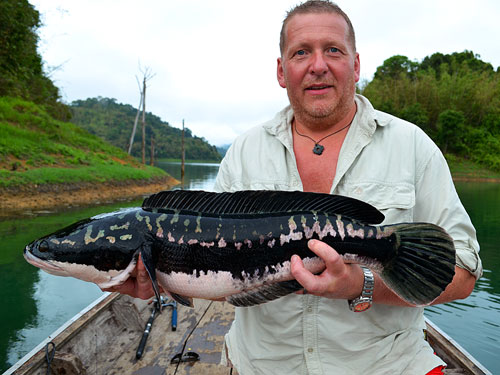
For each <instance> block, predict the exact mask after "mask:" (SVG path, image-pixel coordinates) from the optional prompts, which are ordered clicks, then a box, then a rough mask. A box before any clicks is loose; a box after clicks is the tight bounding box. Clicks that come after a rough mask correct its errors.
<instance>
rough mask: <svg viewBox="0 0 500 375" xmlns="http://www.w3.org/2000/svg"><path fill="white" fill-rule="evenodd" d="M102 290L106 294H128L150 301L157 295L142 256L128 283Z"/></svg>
mask: <svg viewBox="0 0 500 375" xmlns="http://www.w3.org/2000/svg"><path fill="white" fill-rule="evenodd" d="M102 290H103V291H104V292H118V293H121V294H128V295H129V296H131V297H134V298H141V299H149V298H151V297H153V296H154V295H155V294H154V291H153V285H152V284H151V279H150V278H149V275H148V271H146V267H144V263H143V262H142V258H141V256H140V255H139V259H138V260H137V266H136V267H135V269H134V270H133V271H132V273H131V274H130V277H129V278H128V279H127V281H125V282H124V283H123V284H122V285H119V286H116V287H112V288H106V289H102ZM160 292H161V289H160Z"/></svg>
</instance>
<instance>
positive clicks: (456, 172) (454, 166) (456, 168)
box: [446, 154, 500, 182]
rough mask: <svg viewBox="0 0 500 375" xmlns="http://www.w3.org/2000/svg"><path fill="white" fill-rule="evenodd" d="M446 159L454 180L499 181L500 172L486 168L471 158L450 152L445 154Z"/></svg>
mask: <svg viewBox="0 0 500 375" xmlns="http://www.w3.org/2000/svg"><path fill="white" fill-rule="evenodd" d="M446 160H447V161H448V165H449V167H450V171H451V175H452V176H453V179H454V180H457V181H486V182H487V181H490V182H500V172H496V171H493V170H491V169H487V168H485V167H483V166H481V165H479V164H477V163H474V162H472V161H471V160H467V159H464V158H460V157H457V156H455V155H452V154H447V155H446Z"/></svg>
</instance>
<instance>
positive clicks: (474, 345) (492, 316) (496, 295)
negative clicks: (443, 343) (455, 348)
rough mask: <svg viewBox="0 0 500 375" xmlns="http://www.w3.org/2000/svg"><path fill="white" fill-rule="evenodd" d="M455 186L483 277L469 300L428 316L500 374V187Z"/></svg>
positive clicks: (429, 311) (429, 310)
mask: <svg viewBox="0 0 500 375" xmlns="http://www.w3.org/2000/svg"><path fill="white" fill-rule="evenodd" d="M456 187H457V191H458V193H459V195H460V199H461V200H462V203H463V204H464V206H465V208H466V209H467V212H468V213H469V215H470V217H471V219H472V222H473V223H474V226H475V227H476V231H477V237H478V240H479V244H480V245H481V252H480V256H481V260H482V262H483V268H484V275H483V277H482V278H481V279H479V280H478V282H477V283H476V287H475V289H474V291H473V292H472V295H471V296H470V297H469V298H467V299H465V300H462V301H456V302H452V303H447V304H444V305H437V306H432V307H429V308H427V309H426V316H428V317H429V318H430V319H431V320H432V321H434V322H435V323H436V324H437V325H438V326H439V327H440V328H441V329H442V330H444V331H445V332H446V333H448V334H449V335H450V336H451V337H453V338H454V339H455V340H456V341H457V342H458V343H459V344H460V345H461V346H463V347H464V348H465V349H466V350H467V351H468V352H469V353H471V354H472V355H473V356H474V357H476V358H477V359H478V360H479V361H480V362H481V363H482V364H483V365H484V366H485V367H486V368H487V369H488V370H490V371H491V372H492V373H493V374H500V359H499V355H500V252H499V248H498V243H499V240H498V237H499V234H500V184H495V183H473V182H467V183H457V184H456Z"/></svg>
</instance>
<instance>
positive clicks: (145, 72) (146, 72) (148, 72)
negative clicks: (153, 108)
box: [128, 67, 154, 164]
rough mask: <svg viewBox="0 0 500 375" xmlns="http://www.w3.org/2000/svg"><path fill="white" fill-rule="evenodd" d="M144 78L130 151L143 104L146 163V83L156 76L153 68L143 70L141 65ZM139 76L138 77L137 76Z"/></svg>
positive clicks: (143, 155)
mask: <svg viewBox="0 0 500 375" xmlns="http://www.w3.org/2000/svg"><path fill="white" fill-rule="evenodd" d="M139 69H140V70H141V73H142V76H143V79H142V89H141V101H140V102H139V107H138V109H137V115H136V117H135V122H134V127H133V129H132V136H131V137H130V144H129V149H128V153H129V154H130V153H131V151H132V145H133V143H134V137H135V132H136V129H137V122H138V120H139V113H140V109H141V104H142V120H141V126H142V164H146V86H147V85H146V84H147V82H148V81H149V80H150V79H151V78H153V77H154V74H151V69H149V68H145V69H144V70H142V69H141V68H140V67H139ZM136 78H137V77H136Z"/></svg>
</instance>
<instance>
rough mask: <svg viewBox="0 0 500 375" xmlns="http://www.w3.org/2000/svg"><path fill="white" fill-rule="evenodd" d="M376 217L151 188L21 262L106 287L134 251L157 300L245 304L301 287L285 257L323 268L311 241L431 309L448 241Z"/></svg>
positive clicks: (259, 198)
mask: <svg viewBox="0 0 500 375" xmlns="http://www.w3.org/2000/svg"><path fill="white" fill-rule="evenodd" d="M383 218H384V216H383V215H382V214H381V213H380V212H379V211H378V210H376V208H374V207H372V206H370V205H368V204H367V203H364V202H361V201H358V200H356V199H352V198H348V197H343V196H337V195H329V194H316V193H304V192H279V191H241V192H236V193H211V192H197V191H170V192H161V193H158V194H155V195H153V196H151V197H149V198H147V199H145V201H144V203H143V206H142V207H136V208H131V209H127V210H124V211H119V212H115V213H109V214H103V215H99V216H96V217H94V218H90V219H86V220H83V221H81V222H79V223H76V224H74V225H71V226H69V227H67V228H64V229H62V230H60V231H57V232H55V233H53V234H52V235H49V236H46V237H44V238H41V239H39V240H37V241H34V242H32V243H31V244H29V245H28V246H27V247H26V249H25V258H26V259H27V260H28V262H30V263H32V264H33V265H35V266H37V267H40V268H42V269H45V270H46V271H47V272H50V273H53V274H56V275H63V276H75V277H78V278H80V279H82V280H86V281H91V282H95V283H96V284H98V285H100V286H101V287H110V286H116V285H119V284H121V283H123V282H124V281H125V280H126V279H127V278H128V277H129V275H130V272H131V271H132V270H133V269H134V267H135V264H136V262H137V259H138V256H139V254H140V255H141V258H142V260H143V263H144V265H145V267H146V269H147V271H148V274H149V275H150V277H151V281H152V284H153V288H154V290H155V293H156V294H157V297H159V286H161V287H162V288H163V290H165V291H168V292H169V293H170V294H171V295H172V297H173V298H175V299H177V300H178V301H179V302H180V303H184V304H188V305H190V304H192V302H191V298H193V297H196V298H206V299H222V298H223V299H226V300H227V301H229V302H230V303H233V304H235V305H237V306H251V305H253V304H256V303H263V302H266V301H270V300H273V299H276V298H279V297H282V296H284V295H287V294H289V293H293V292H294V291H296V290H299V289H301V288H302V287H301V286H300V284H299V283H297V282H296V281H295V280H293V277H292V275H291V272H290V258H291V257H292V255H294V254H297V255H299V256H300V257H301V258H302V259H303V262H304V265H305V267H306V268H307V269H308V270H309V271H311V272H312V273H320V272H322V271H323V269H324V267H325V266H324V263H323V261H322V260H321V259H319V258H318V257H317V256H316V255H315V254H314V253H312V252H311V251H310V250H309V249H308V247H307V241H308V240H309V239H312V238H314V239H319V240H322V241H324V242H326V243H327V244H329V245H330V246H332V247H333V248H334V249H335V250H336V251H337V252H338V253H339V254H341V255H342V256H343V257H344V259H345V260H346V261H348V262H355V263H360V264H364V265H367V266H368V267H370V268H372V270H373V271H375V272H377V273H379V275H380V277H381V279H382V280H383V281H384V282H385V283H386V284H387V285H388V286H389V287H390V288H391V289H393V290H394V291H395V292H396V293H397V294H398V295H399V296H400V297H401V298H403V299H404V300H406V301H408V302H409V303H411V304H414V305H426V304H429V303H431V302H432V301H433V300H434V299H436V298H437V297H438V296H439V295H440V294H441V292H442V291H443V290H444V289H445V287H446V285H448V284H449V282H451V280H452V278H453V275H454V267H455V249H454V246H453V241H452V239H451V238H450V237H449V236H448V235H447V234H446V232H445V231H444V230H443V229H442V228H440V227H438V226H436V225H434V224H429V223H399V224H392V225H374V224H379V223H380V222H382V221H383Z"/></svg>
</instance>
